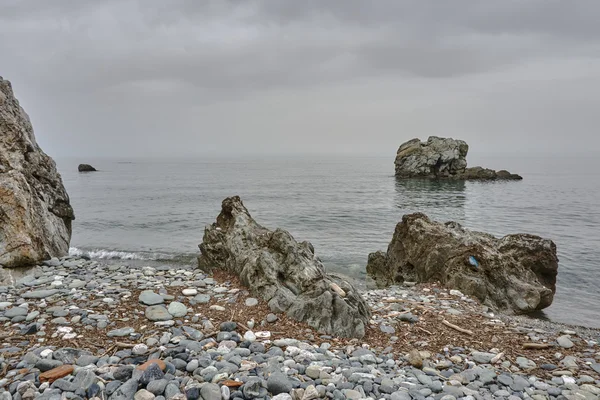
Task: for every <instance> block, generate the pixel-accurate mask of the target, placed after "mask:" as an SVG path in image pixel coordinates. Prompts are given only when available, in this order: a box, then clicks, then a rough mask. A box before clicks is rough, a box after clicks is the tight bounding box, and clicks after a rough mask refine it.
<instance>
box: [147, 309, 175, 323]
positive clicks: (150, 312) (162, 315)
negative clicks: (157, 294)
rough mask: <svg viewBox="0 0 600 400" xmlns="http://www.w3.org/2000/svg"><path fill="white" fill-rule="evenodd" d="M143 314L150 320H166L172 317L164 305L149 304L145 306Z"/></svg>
mask: <svg viewBox="0 0 600 400" xmlns="http://www.w3.org/2000/svg"><path fill="white" fill-rule="evenodd" d="M145 315H146V318H148V319H149V320H150V321H168V320H170V319H172V318H173V317H172V316H171V314H169V312H168V311H167V309H166V308H165V307H164V306H150V307H148V308H146V312H145Z"/></svg>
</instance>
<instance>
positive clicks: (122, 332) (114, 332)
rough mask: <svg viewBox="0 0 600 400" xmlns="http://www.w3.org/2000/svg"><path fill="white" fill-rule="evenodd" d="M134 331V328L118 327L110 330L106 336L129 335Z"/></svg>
mask: <svg viewBox="0 0 600 400" xmlns="http://www.w3.org/2000/svg"><path fill="white" fill-rule="evenodd" d="M134 332H135V329H133V328H130V327H127V328H120V329H114V330H112V331H109V332H108V333H107V334H106V336H108V337H123V336H129V335H131V334H132V333H134Z"/></svg>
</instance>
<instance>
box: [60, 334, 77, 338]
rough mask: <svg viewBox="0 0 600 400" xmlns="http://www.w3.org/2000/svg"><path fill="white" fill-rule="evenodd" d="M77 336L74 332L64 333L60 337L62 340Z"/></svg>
mask: <svg viewBox="0 0 600 400" xmlns="http://www.w3.org/2000/svg"><path fill="white" fill-rule="evenodd" d="M76 337H77V334H76V333H66V334H65V335H64V336H63V337H62V338H63V339H64V340H69V339H75V338H76Z"/></svg>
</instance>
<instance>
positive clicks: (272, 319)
mask: <svg viewBox="0 0 600 400" xmlns="http://www.w3.org/2000/svg"><path fill="white" fill-rule="evenodd" d="M266 320H267V322H268V323H270V324H272V323H275V322H276V321H277V315H275V314H273V313H269V314H267V317H266Z"/></svg>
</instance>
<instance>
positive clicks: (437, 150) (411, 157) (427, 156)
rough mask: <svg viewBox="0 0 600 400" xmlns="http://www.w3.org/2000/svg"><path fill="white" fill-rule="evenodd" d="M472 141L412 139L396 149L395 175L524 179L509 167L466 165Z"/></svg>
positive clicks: (430, 138)
mask: <svg viewBox="0 0 600 400" xmlns="http://www.w3.org/2000/svg"><path fill="white" fill-rule="evenodd" d="M468 151H469V145H468V144H467V143H466V142H465V141H463V140H455V139H452V138H439V137H436V136H430V137H429V138H428V139H427V142H421V141H420V140H419V139H412V140H409V141H408V142H406V143H404V144H402V145H401V146H400V148H399V149H398V152H397V153H396V161H395V165H396V176H397V177H399V178H429V179H431V178H434V179H437V178H450V179H480V180H496V179H515V180H516V179H523V178H522V177H520V176H519V175H516V174H511V173H510V172H508V171H505V170H501V171H498V172H496V171H494V170H491V169H486V168H482V167H474V168H467V153H468Z"/></svg>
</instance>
